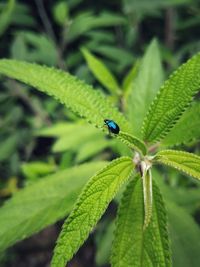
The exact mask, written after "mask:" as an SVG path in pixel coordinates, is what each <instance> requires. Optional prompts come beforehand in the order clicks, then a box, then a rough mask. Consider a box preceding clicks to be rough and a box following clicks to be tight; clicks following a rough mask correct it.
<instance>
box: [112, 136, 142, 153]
mask: <svg viewBox="0 0 200 267" xmlns="http://www.w3.org/2000/svg"><path fill="white" fill-rule="evenodd" d="M117 138H118V139H120V140H121V141H122V142H123V143H124V144H126V145H127V146H128V147H130V148H131V149H135V150H136V151H138V152H139V153H141V154H142V155H146V153H147V149H146V146H145V144H144V143H143V142H142V141H141V140H140V139H139V138H137V137H135V136H133V135H130V134H128V133H125V132H122V131H120V132H119V134H118V135H117Z"/></svg>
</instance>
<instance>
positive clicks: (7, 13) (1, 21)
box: [0, 0, 15, 36]
mask: <svg viewBox="0 0 200 267" xmlns="http://www.w3.org/2000/svg"><path fill="white" fill-rule="evenodd" d="M14 8H15V0H8V1H7V5H6V6H5V8H4V9H3V10H2V11H1V14H0V36H1V35H2V34H3V33H4V32H5V31H6V29H7V27H8V26H9V24H10V23H11V21H12V14H13V11H14Z"/></svg>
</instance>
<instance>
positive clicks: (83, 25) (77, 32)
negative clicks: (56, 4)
mask: <svg viewBox="0 0 200 267" xmlns="http://www.w3.org/2000/svg"><path fill="white" fill-rule="evenodd" d="M126 21H127V20H126V19H125V18H124V17H123V16H121V15H118V14H116V13H108V12H104V13H101V14H100V15H99V16H97V15H93V14H92V13H91V12H84V13H83V12H82V13H81V14H79V15H78V16H76V17H75V18H74V19H73V21H72V24H71V25H70V29H69V31H68V34H67V39H68V40H69V41H71V42H72V41H74V40H75V39H77V38H78V37H80V36H81V35H83V34H85V33H87V32H88V31H89V30H91V29H95V28H99V27H110V26H115V25H123V24H125V23H126Z"/></svg>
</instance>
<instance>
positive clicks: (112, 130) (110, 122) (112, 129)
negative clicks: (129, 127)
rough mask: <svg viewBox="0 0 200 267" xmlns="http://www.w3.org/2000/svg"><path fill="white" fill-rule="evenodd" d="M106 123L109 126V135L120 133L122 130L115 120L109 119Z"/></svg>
mask: <svg viewBox="0 0 200 267" xmlns="http://www.w3.org/2000/svg"><path fill="white" fill-rule="evenodd" d="M104 122H105V125H107V127H108V131H109V133H114V134H118V133H119V131H120V128H119V126H118V125H117V123H116V122H114V121H113V120H109V119H105V120H104Z"/></svg>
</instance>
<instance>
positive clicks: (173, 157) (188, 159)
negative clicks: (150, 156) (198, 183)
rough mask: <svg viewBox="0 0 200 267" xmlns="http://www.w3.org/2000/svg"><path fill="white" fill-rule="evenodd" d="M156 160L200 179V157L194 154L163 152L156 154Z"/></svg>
mask: <svg viewBox="0 0 200 267" xmlns="http://www.w3.org/2000/svg"><path fill="white" fill-rule="evenodd" d="M154 160H155V162H158V163H162V164H165V165H168V166H171V167H173V168H175V169H178V170H179V171H181V172H184V173H186V174H188V175H190V176H192V177H194V178H197V179H200V157H199V156H197V155H195V154H193V153H188V152H183V151H177V150H162V151H160V152H158V153H157V154H156V156H155V158H154Z"/></svg>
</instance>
